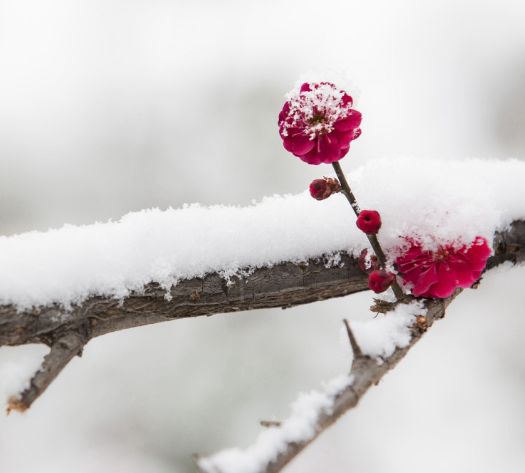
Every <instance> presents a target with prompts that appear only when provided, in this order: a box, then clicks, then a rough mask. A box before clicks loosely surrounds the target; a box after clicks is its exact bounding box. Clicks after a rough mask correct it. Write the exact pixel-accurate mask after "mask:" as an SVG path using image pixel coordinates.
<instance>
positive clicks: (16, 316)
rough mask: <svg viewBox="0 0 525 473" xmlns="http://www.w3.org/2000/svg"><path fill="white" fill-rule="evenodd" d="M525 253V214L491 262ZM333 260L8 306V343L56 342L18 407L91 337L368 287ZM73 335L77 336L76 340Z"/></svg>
mask: <svg viewBox="0 0 525 473" xmlns="http://www.w3.org/2000/svg"><path fill="white" fill-rule="evenodd" d="M524 260H525V221H523V220H519V221H516V222H514V223H513V224H512V225H511V226H510V227H509V229H508V230H507V231H505V232H501V233H498V234H496V236H495V243H494V256H492V257H491V258H490V260H489V263H488V268H491V267H493V266H496V265H498V264H500V263H502V262H504V261H511V262H513V263H517V262H520V261H524ZM328 263H329V262H328V260H327V259H326V258H324V257H323V256H321V255H320V256H319V258H317V259H310V260H308V261H307V262H304V263H295V262H284V263H282V264H279V265H275V266H273V267H270V268H259V269H256V270H254V271H253V272H252V273H251V274H250V275H249V276H246V277H242V278H234V280H233V281H232V284H231V285H228V284H226V281H225V280H224V278H222V277H221V276H220V275H219V274H217V273H214V274H208V275H206V276H205V277H203V278H194V279H190V280H186V281H181V282H180V283H179V284H177V285H176V286H174V287H173V288H171V290H170V294H169V295H170V297H168V298H167V297H166V291H165V290H164V289H162V288H160V287H159V286H158V285H156V284H149V285H147V286H146V287H145V288H144V291H142V292H140V293H138V292H134V293H132V294H130V296H129V297H127V298H126V299H124V300H123V301H118V300H115V299H113V298H108V297H99V296H95V297H91V298H89V299H87V300H86V301H85V302H83V303H82V304H80V305H77V306H74V307H72V308H71V309H70V310H65V309H64V308H63V307H60V306H58V305H54V306H50V307H40V308H36V309H33V310H30V311H22V312H18V311H17V310H16V308H15V307H14V306H0V346H2V345H23V344H28V343H44V344H46V345H48V346H50V347H51V352H50V353H49V355H48V356H47V357H46V359H45V361H44V364H43V366H42V368H41V369H40V371H39V372H38V373H37V374H36V375H35V377H34V378H33V380H32V382H31V386H30V388H29V389H28V390H26V391H24V393H22V394H21V396H20V397H18V398H16V399H13V400H12V403H11V406H10V407H11V408H14V409H18V410H24V409H25V408H27V407H29V406H30V405H31V403H32V402H33V401H34V400H35V399H36V398H37V397H38V395H40V394H41V393H42V392H43V391H44V389H45V388H46V387H47V385H48V384H49V383H50V382H51V381H52V379H54V377H55V376H56V375H57V374H58V373H59V372H60V370H61V369H62V368H63V367H64V366H65V365H66V364H67V362H68V361H69V360H70V359H71V358H72V357H73V356H75V355H76V354H79V353H80V352H81V350H82V347H83V346H84V345H85V344H86V343H88V342H89V340H90V339H92V338H95V337H98V336H101V335H104V334H107V333H110V332H115V331H118V330H124V329H127V328H132V327H138V326H141V325H148V324H153V323H158V322H165V321H168V320H174V319H179V318H187V317H195V316H201V315H206V316H210V315H214V314H221V313H227V312H238V311H243V310H252V309H261V308H272V307H283V308H286V307H291V306H294V305H298V304H306V303H310V302H315V301H319V300H325V299H330V298H333V297H341V296H345V295H348V294H352V293H355V292H359V291H363V290H366V289H367V278H366V275H365V274H363V273H362V272H361V270H360V269H359V267H358V266H357V262H356V260H355V259H354V258H352V257H350V256H349V255H348V254H346V253H345V252H344V251H342V252H341V261H340V264H339V265H335V266H334V265H330V264H328ZM64 340H67V341H68V343H67V344H66V345H67V347H65V346H64V343H65V342H64ZM71 340H76V342H75V343H69V342H70V341H71Z"/></svg>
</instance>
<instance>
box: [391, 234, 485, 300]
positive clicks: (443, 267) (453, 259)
mask: <svg viewBox="0 0 525 473" xmlns="http://www.w3.org/2000/svg"><path fill="white" fill-rule="evenodd" d="M407 243H408V244H409V248H408V249H407V250H406V251H405V252H404V253H403V254H402V255H401V256H399V257H398V258H397V259H396V266H397V269H398V271H399V273H400V274H401V276H402V277H403V280H404V282H405V283H408V284H411V285H412V294H414V296H416V297H434V298H438V299H444V298H446V297H449V296H450V295H452V293H453V292H454V290H455V289H456V288H458V287H462V288H468V287H471V286H472V284H474V283H475V282H476V281H477V279H478V278H479V276H480V274H481V271H482V270H483V269H484V268H485V265H486V264H487V259H488V257H489V256H490V254H491V252H492V251H491V249H490V247H489V245H488V243H487V240H486V239H485V238H483V237H480V236H478V237H476V238H475V239H474V241H473V242H472V243H471V244H470V245H468V246H466V245H463V246H460V247H459V248H458V247H456V246H454V245H453V244H452V243H447V244H443V245H440V246H439V247H438V248H437V249H435V250H426V249H424V248H423V246H422V244H421V242H419V241H417V240H413V239H410V238H407Z"/></svg>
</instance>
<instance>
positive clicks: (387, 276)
mask: <svg viewBox="0 0 525 473" xmlns="http://www.w3.org/2000/svg"><path fill="white" fill-rule="evenodd" d="M395 278H396V276H395V275H394V274H393V273H389V272H387V271H385V270H384V269H379V270H378V269H376V270H375V271H372V272H371V273H370V275H369V276H368V288H369V289H371V290H372V291H374V292H376V293H380V292H385V291H386V290H387V289H388V288H389V287H390V285H391V284H392V283H393V282H394V279H395Z"/></svg>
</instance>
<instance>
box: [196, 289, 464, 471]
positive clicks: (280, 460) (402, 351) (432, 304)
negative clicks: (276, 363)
mask: <svg viewBox="0 0 525 473" xmlns="http://www.w3.org/2000/svg"><path fill="white" fill-rule="evenodd" d="M460 292H461V290H458V291H456V292H455V293H454V294H453V295H452V296H451V297H449V298H448V299H444V300H431V301H427V302H426V303H425V306H426V319H427V328H428V327H430V326H431V325H432V324H433V322H434V321H436V320H438V319H440V318H442V317H443V316H444V314H445V310H446V308H447V307H448V305H449V304H450V302H451V301H452V300H453V299H454V298H455V297H456V296H457V295H458V294H459V293H460ZM425 331H426V330H420V329H419V328H418V327H417V326H414V327H413V330H412V338H411V340H410V343H409V344H408V346H406V347H404V348H397V349H396V350H395V351H394V352H393V353H392V355H390V356H389V357H386V358H384V359H382V361H383V362H382V363H378V362H377V361H376V360H374V359H372V358H370V357H367V356H361V357H360V358H358V359H356V360H355V361H354V363H353V364H352V369H351V371H350V376H349V379H350V380H351V382H350V383H349V384H348V385H347V386H345V387H344V388H343V389H342V390H341V391H339V393H338V394H337V395H336V396H335V397H334V398H333V401H332V404H331V405H329V406H326V405H325V404H323V405H322V406H321V407H319V408H318V411H317V420H316V421H315V425H314V426H313V428H312V429H311V432H312V433H311V434H310V435H305V436H304V437H303V438H302V439H300V440H298V439H297V438H292V439H290V440H287V437H286V435H284V434H283V435H281V436H279V437H278V438H279V439H282V438H284V440H283V443H280V444H279V448H278V449H276V450H275V451H273V453H272V451H270V452H268V450H267V448H265V447H266V443H264V445H263V446H262V448H261V449H260V450H259V449H255V445H252V446H250V447H248V448H247V449H246V450H244V452H247V455H248V457H249V458H248V460H247V464H248V463H249V464H250V470H249V471H250V472H252V473H279V472H280V471H281V470H282V469H283V468H284V467H285V466H286V465H287V464H288V463H289V462H290V461H292V460H293V459H294V458H295V457H296V456H297V455H298V454H299V453H300V452H301V451H302V450H303V449H304V448H305V447H307V446H308V445H309V444H311V443H312V442H313V441H315V439H316V438H317V437H318V436H319V434H321V433H322V432H323V431H324V430H326V429H327V428H328V427H330V426H331V425H332V424H334V423H335V422H336V421H337V420H338V419H339V418H340V417H342V416H343V414H345V413H346V412H347V411H348V410H349V409H352V408H353V407H355V406H356V405H357V403H358V402H359V400H360V399H361V398H362V397H363V396H364V394H365V393H366V392H367V391H368V389H369V388H370V387H372V386H374V385H376V384H378V383H379V381H380V380H381V379H382V378H383V376H384V375H385V374H386V373H388V371H390V370H391V369H392V368H393V367H394V366H396V364H397V363H398V362H399V361H400V360H401V359H402V358H404V356H405V355H406V354H407V353H408V351H409V350H410V349H411V348H412V347H413V346H414V345H415V344H416V343H417V341H418V340H420V339H421V337H422V336H423V335H424V333H425ZM350 333H352V332H351V331H350ZM352 338H353V337H350V340H352ZM285 424H286V421H284V423H283V425H285ZM254 449H255V451H257V454H256V456H255V457H254V458H253V461H250V460H252V457H251V456H250V455H251V454H253V452H254ZM234 452H235V453H236V454H238V453H239V450H238V449H235V450H234ZM263 452H264V453H263ZM259 454H260V455H262V459H261V456H259ZM218 455H220V452H219V454H218ZM241 455H242V451H241ZM217 458H219V459H218V460H217ZM229 464H232V462H231V458H230V462H229ZM254 465H258V466H254ZM198 466H199V468H200V470H201V471H202V472H204V473H230V471H229V470H228V468H227V467H225V465H224V464H222V463H221V461H220V457H215V456H210V457H201V458H200V459H199V462H198ZM235 471H240V470H239V469H238V468H237V469H236V470H235Z"/></svg>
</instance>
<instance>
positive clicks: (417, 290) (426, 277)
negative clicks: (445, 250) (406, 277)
mask: <svg viewBox="0 0 525 473" xmlns="http://www.w3.org/2000/svg"><path fill="white" fill-rule="evenodd" d="M437 280H438V276H437V271H436V267H435V266H430V268H428V269H426V270H425V271H422V272H421V274H420V275H419V278H418V279H417V280H416V281H413V282H415V285H414V288H413V289H412V293H413V294H414V296H416V297H419V296H421V295H422V294H424V293H425V292H427V291H428V290H429V288H430V286H432V284H435V283H436V282H437Z"/></svg>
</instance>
